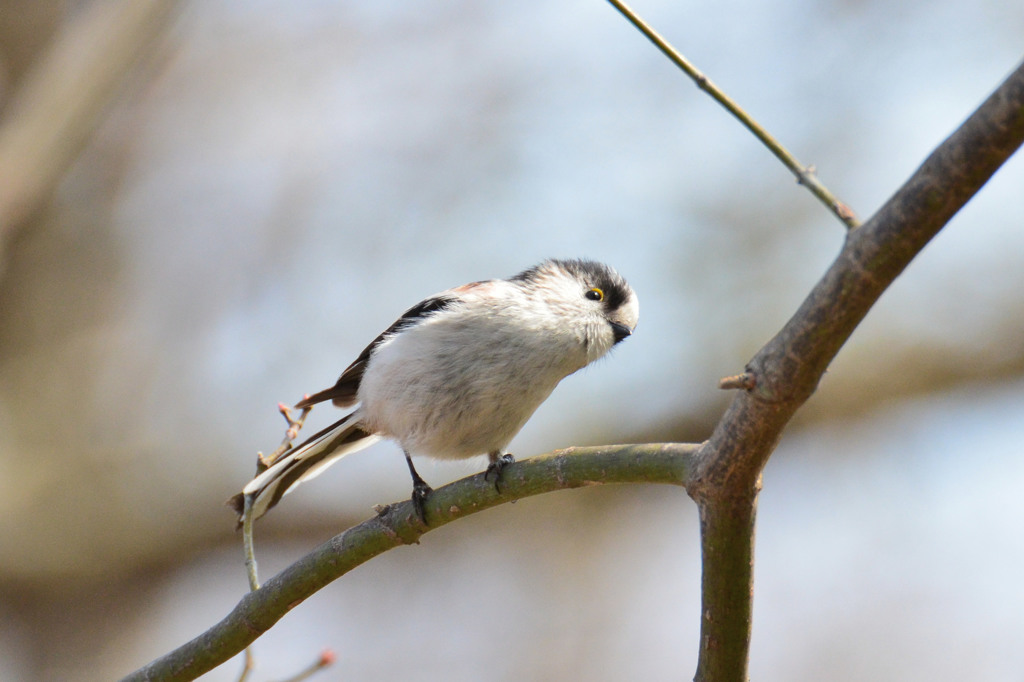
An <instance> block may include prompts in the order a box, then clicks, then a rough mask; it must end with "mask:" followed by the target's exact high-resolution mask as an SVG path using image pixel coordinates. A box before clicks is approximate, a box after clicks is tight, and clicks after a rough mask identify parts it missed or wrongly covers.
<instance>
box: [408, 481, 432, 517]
mask: <svg viewBox="0 0 1024 682" xmlns="http://www.w3.org/2000/svg"><path fill="white" fill-rule="evenodd" d="M432 492H434V489H433V488H431V487H430V486H429V485H427V484H426V483H425V482H424V481H419V482H418V483H413V486H412V500H411V501H412V508H413V511H415V512H416V518H417V519H419V520H420V523H422V524H423V525H424V526H425V525H427V511H426V508H425V507H424V505H425V504H426V502H427V497H428V496H429V495H430V493H432Z"/></svg>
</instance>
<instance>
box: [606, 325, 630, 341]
mask: <svg viewBox="0 0 1024 682" xmlns="http://www.w3.org/2000/svg"><path fill="white" fill-rule="evenodd" d="M611 324H612V334H613V335H614V336H615V343H618V342H619V341H622V340H623V339H624V338H626V337H627V336H629V335H630V334H632V333H633V330H632V329H630V328H629V327H627V326H626V325H624V324H622V323H621V322H612V323H611Z"/></svg>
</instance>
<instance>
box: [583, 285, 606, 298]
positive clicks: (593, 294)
mask: <svg viewBox="0 0 1024 682" xmlns="http://www.w3.org/2000/svg"><path fill="white" fill-rule="evenodd" d="M584 296H586V297H587V298H589V299H590V300H591V301H603V300H604V292H603V291H601V290H600V289H599V288H597V287H591V288H590V289H587V293H585V294H584Z"/></svg>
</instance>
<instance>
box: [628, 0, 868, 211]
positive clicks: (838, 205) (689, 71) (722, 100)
mask: <svg viewBox="0 0 1024 682" xmlns="http://www.w3.org/2000/svg"><path fill="white" fill-rule="evenodd" d="M608 2H610V3H611V4H612V6H613V7H615V9H617V10H619V12H621V13H622V16H624V17H626V19H627V20H628V21H629V22H630V23H631V24H633V26H635V27H636V28H637V29H638V30H639V31H640V32H641V33H643V34H644V35H645V36H646V37H647V39H648V40H650V41H651V42H652V43H654V44H655V45H656V46H657V47H658V49H659V50H661V51H662V53H664V55H665V56H666V57H668V58H669V59H670V60H672V63H673V64H675V65H676V66H678V67H679V68H680V69H682V70H683V72H684V73H685V74H686V75H687V76H689V77H690V78H692V79H693V81H694V82H695V83H696V84H697V87H698V88H700V89H701V90H703V91H704V92H706V93H708V94H709V95H711V97H712V99H714V100H715V101H716V102H718V103H719V104H721V105H722V106H723V107H725V109H726V111H728V112H729V113H730V114H732V115H733V116H735V117H736V119H737V120H739V122H740V123H742V124H743V125H744V126H746V128H747V130H749V131H750V132H752V133H753V134H754V135H755V136H756V137H757V139H759V140H761V142H762V143H763V144H764V145H765V146H766V147H768V149H769V150H770V151H771V152H772V154H774V155H775V157H776V158H778V159H779V161H781V162H782V163H783V165H784V166H786V168H788V169H789V171H790V172H791V173H792V174H793V175H794V176H796V180H797V182H798V183H800V184H801V185H803V186H804V187H806V188H807V189H809V190H810V191H811V193H812V194H813V195H814V196H815V197H817V198H818V201H820V202H821V203H823V204H825V206H826V207H828V210H830V211H832V213H834V214H835V215H836V217H837V218H839V220H841V221H842V222H843V224H845V225H846V227H847V228H849V229H853V228H855V227H857V226H858V225H860V221H858V220H857V216H856V215H855V214H854V212H853V210H852V209H850V207H849V206H847V205H846V204H845V203H843V202H842V201H840V200H839V199H837V198H836V197H835V196H834V195H833V194H832V193H831V192H830V191H829V190H828V188H827V187H825V185H823V184H822V183H821V181H820V180H818V178H817V176H816V175H815V174H814V168H813V167H812V166H804V165H803V164H802V163H800V162H799V161H798V160H797V159H796V157H795V156H793V155H792V154H791V153H789V151H788V150H787V149H786V148H785V147H783V146H782V144H781V143H779V141H778V140H776V139H775V138H774V137H772V136H771V135H770V134H769V133H768V131H767V130H765V129H764V128H763V127H762V126H761V125H760V124H759V123H758V122H757V121H755V120H754V118H753V117H752V116H750V115H749V114H748V113H747V112H746V111H744V110H743V109H742V108H741V107H740V106H739V105H738V104H737V103H736V102H735V101H733V99H732V98H731V97H729V96H728V95H726V94H725V93H724V92H722V90H720V89H719V87H718V86H717V85H715V84H714V83H712V82H711V79H709V78H708V77H707V76H705V75H704V74H703V73H702V72H701V71H700V70H699V69H697V67H695V66H694V65H693V64H691V63H690V62H689V61H688V60H687V59H686V57H684V56H683V55H682V54H680V52H679V51H678V50H676V49H675V48H674V47H672V45H671V44H670V43H669V42H668V41H667V40H665V39H664V38H663V37H662V36H661V35H660V34H659V33H658V32H657V31H655V30H654V29H653V28H652V27H651V26H650V25H649V24H648V23H647V22H645V21H644V20H643V19H641V18H640V16H639V15H638V14H637V13H636V12H634V11H633V10H632V9H631V8H630V7H629V6H628V5H627V4H626V3H624V2H621V0H608Z"/></svg>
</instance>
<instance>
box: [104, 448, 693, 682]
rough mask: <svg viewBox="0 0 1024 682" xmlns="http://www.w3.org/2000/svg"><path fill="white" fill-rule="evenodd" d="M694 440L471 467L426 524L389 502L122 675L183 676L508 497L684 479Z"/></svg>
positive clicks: (435, 499) (429, 508) (434, 500)
mask: <svg viewBox="0 0 1024 682" xmlns="http://www.w3.org/2000/svg"><path fill="white" fill-rule="evenodd" d="M697 447H698V446H696V445H685V444H678V443H672V444H650V445H609V446H602V447H588V448H569V449H566V450H558V451H555V452H553V453H550V454H546V455H538V456H536V457H531V458H530V459H527V460H524V461H522V462H517V463H516V464H513V465H510V466H508V467H506V468H505V469H504V470H503V472H502V479H501V492H500V493H498V492H497V491H496V490H495V487H494V483H493V482H492V481H486V480H484V475H483V474H482V473H481V474H477V475H475V476H470V477H469V478H464V479H462V480H459V481H456V482H454V483H450V484H449V485H446V486H444V487H442V488H438V489H437V490H435V491H434V492H433V493H432V494H431V495H430V497H429V498H427V503H426V512H427V519H428V520H429V521H430V527H429V528H428V527H426V526H424V525H422V524H421V523H420V522H419V521H418V520H417V519H416V515H415V513H414V512H413V508H412V504H411V503H410V502H403V503H401V504H395V505H390V506H388V507H386V508H384V509H382V510H381V512H380V514H379V515H378V516H376V517H374V518H372V519H369V520H367V521H364V522H363V523H361V524H359V525H358V526H354V527H352V528H349V529H348V530H346V531H345V532H343V533H341V534H340V535H336V536H335V537H333V538H331V539H330V540H329V541H327V542H326V543H324V544H323V545H321V546H320V547H318V548H317V549H315V550H313V551H312V552H310V553H309V554H307V555H306V556H304V557H303V558H302V559H300V560H299V561H297V562H295V563H294V564H292V565H291V566H290V567H288V568H286V569H285V570H284V571H282V572H281V573H279V574H278V575H277V576H275V577H273V578H271V579H270V580H268V581H267V582H266V583H264V584H263V586H262V587H261V588H260V589H258V590H256V591H255V592H250V593H248V594H247V595H245V596H244V597H243V598H242V600H241V601H240V602H239V603H238V605H237V606H236V607H235V608H234V610H232V611H231V613H230V614H228V615H227V617H225V618H224V619H223V620H222V621H221V622H219V623H217V624H216V625H214V626H213V627H212V628H210V629H209V630H207V631H206V632H204V633H203V634H201V635H200V636H198V637H196V638H195V639H193V640H192V641H190V642H188V643H187V644H184V645H183V646H181V647H179V648H178V649H175V650H174V651H172V652H171V653H169V654H167V655H165V656H162V657H160V658H158V659H156V660H155V661H153V662H152V663H150V664H149V665H147V666H145V667H144V668H141V669H139V670H136V671H135V672H133V673H131V674H130V675H128V676H127V677H125V678H124V680H125V682H127V681H129V680H131V681H142V680H146V681H148V682H152V681H154V680H162V681H166V680H191V679H194V678H196V677H198V676H199V675H201V674H203V673H204V672H206V671H208V670H212V669H213V668H214V667H216V666H218V665H220V664H221V663H223V662H225V661H227V660H228V659H230V658H231V657H232V656H234V655H235V654H237V653H239V652H241V651H242V650H243V649H244V648H245V647H246V646H248V645H249V644H250V643H252V642H253V641H254V640H255V639H256V638H257V637H259V636H260V635H262V634H263V633H264V632H266V631H267V630H269V629H270V628H271V627H272V626H273V625H274V623H276V622H277V621H278V620H280V619H281V618H282V617H283V616H284V615H285V614H286V613H288V612H289V611H290V610H292V609H293V608H295V607H296V606H298V605H299V604H300V603H302V602H303V601H304V600H306V599H307V598H309V597H310V596H311V595H313V594H314V593H315V592H317V591H318V590H320V589H321V588H323V587H325V586H326V585H328V584H330V583H331V582H332V581H334V580H336V579H338V578H340V577H341V576H342V575H344V574H345V573H347V572H348V571H350V570H352V569H353V568H355V567H356V566H359V565H360V564H362V563H363V562H365V561H368V560H369V559H372V558H373V557H375V556H377V555H378V554H381V553H383V552H386V551H387V550H389V549H392V548H394V547H397V546H399V545H408V544H412V543H416V542H418V541H419V538H420V536H422V535H423V534H424V533H427V532H428V531H430V530H433V529H434V528H439V527H441V526H443V525H445V524H448V523H450V522H452V521H455V520H456V519H459V518H461V517H463V516H468V515H470V514H475V513H477V512H479V511H483V510H484V509H489V508H491V507H494V506H497V505H499V504H503V503H505V502H511V501H513V500H518V499H522V498H524V497H530V496H532V495H539V494H541V493H546V492H551V491H554V490H564V489H567V488H580V487H583V486H590V485H600V484H605V483H669V484H675V485H685V484H686V481H687V478H688V476H689V472H690V462H691V457H692V456H693V454H694V453H695V452H696V450H697Z"/></svg>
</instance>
